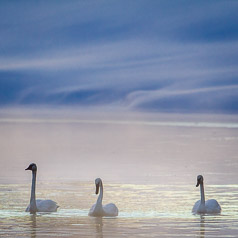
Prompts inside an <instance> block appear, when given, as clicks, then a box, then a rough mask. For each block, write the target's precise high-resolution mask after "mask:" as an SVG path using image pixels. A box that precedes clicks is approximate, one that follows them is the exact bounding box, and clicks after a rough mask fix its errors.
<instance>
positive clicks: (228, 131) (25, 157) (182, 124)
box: [0, 110, 238, 237]
mask: <svg viewBox="0 0 238 238" xmlns="http://www.w3.org/2000/svg"><path fill="white" fill-rule="evenodd" d="M237 144H238V118H237V117H236V116H222V115H220V116H219V115H176V114H146V115H145V114H139V113H112V112H111V113H110V112H107V113H102V112H95V113H89V112H85V111H79V112H75V111H64V112H62V111H57V110H56V111H41V112H37V111H36V110H27V111H24V110H23V111H7V110H5V111H4V110H2V111H1V112H0V147H1V148H0V151H1V167H0V182H1V185H0V201H1V202H0V222H1V223H0V226H1V228H2V231H1V232H0V235H3V236H4V237H7V235H8V236H9V237H11V236H14V235H15V234H18V236H22V237H40V236H45V237H47V236H48V237H49V236H54V235H55V236H56V235H62V236H63V237H70V236H72V237H78V235H82V236H83V237H112V234H113V237H122V236H127V237H129V236H130V237H133V236H134V237H138V236H139V235H141V236H144V237H149V236H151V237H173V236H183V235H184V236H185V235H186V236H191V237H194V236H197V237H214V236H220V237H226V235H227V237H236V236H237V235H238V230H237V222H238V215H237V211H238V205H237V199H238V187H237V186H238V185H237V184H238V177H237V171H238V153H237V152H238V147H237ZM31 162H35V163H36V164H37V166H38V171H37V189H36V196H37V198H49V199H52V200H54V201H56V202H57V203H58V204H59V205H60V209H59V211H58V212H57V213H52V214H44V215H43V214H38V215H37V216H36V217H33V216H31V215H29V214H27V213H25V212H24V210H25V208H26V206H27V205H28V203H29V198H30V185H31V173H30V172H28V171H25V170H24V169H25V168H26V167H27V166H28V165H29V164H30V163H31ZM198 174H202V175H203V176H204V179H205V192H206V198H207V199H210V198H214V199H216V200H217V201H219V203H220V205H221V207H222V214H221V215H217V216H202V217H200V216H194V215H192V214H191V209H192V206H193V205H194V203H195V202H196V201H197V200H199V199H200V193H199V189H198V188H196V187H195V184H196V177H197V175H198ZM97 177H100V178H102V180H103V182H104V189H105V194H104V203H105V204H106V203H109V202H113V203H115V204H116V205H117V207H118V208H119V217H117V218H113V219H108V218H102V219H94V218H90V217H88V216H87V213H88V210H89V208H90V207H91V206H92V205H93V204H94V203H95V201H96V196H95V195H94V192H95V191H94V190H95V187H94V179H95V178H97ZM13 224H18V226H17V227H16V226H14V225H13ZM235 224H236V225H235ZM52 226H53V227H54V229H53V230H52V229H51V227H52Z"/></svg>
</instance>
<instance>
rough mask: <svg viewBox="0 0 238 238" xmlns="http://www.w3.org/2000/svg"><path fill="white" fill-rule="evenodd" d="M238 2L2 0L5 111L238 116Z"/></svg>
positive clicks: (0, 60)
mask: <svg viewBox="0 0 238 238" xmlns="http://www.w3.org/2000/svg"><path fill="white" fill-rule="evenodd" d="M237 10H238V1H229V0H224V1H220V0H217V1H209V0H206V1H205V0H204V1H175V0H174V1H173V0H171V1H168V0H164V1H159V0H155V1H140V0H137V1H132V0H131V1H130V0H129V1H128V0H127V1H116V0H115V1H114V0H112V1H97V0H95V1H1V2H0V107H8V106H11V107H12V106H14V107H16V106H32V105H34V106H35V105H41V106H42V105H44V106H80V107H86V108H97V107H106V108H107V107H108V108H114V109H116V108H118V109H119V108H124V109H128V110H132V111H158V112H186V113H187V112H209V113H214V112H219V113H238V67H237V65H238V24H237V22H238V14H237Z"/></svg>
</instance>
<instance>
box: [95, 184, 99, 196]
mask: <svg viewBox="0 0 238 238" xmlns="http://www.w3.org/2000/svg"><path fill="white" fill-rule="evenodd" d="M98 191H99V184H96V192H95V193H96V194H98Z"/></svg>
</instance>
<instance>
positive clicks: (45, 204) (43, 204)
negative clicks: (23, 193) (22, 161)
mask: <svg viewBox="0 0 238 238" xmlns="http://www.w3.org/2000/svg"><path fill="white" fill-rule="evenodd" d="M26 170H31V171H32V186H31V199H30V204H29V205H28V207H27V208H26V212H30V213H36V212H56V211H57V208H58V207H59V206H58V205H57V204H56V202H54V201H52V200H42V199H37V200H36V195H35V190H36V171H37V166H36V164H34V163H32V164H30V165H29V166H28V168H26Z"/></svg>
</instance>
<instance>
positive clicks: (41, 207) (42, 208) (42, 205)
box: [26, 199, 59, 212]
mask: <svg viewBox="0 0 238 238" xmlns="http://www.w3.org/2000/svg"><path fill="white" fill-rule="evenodd" d="M36 207H37V211H38V212H56V211H57V208H58V207H59V206H58V205H57V204H56V202H54V201H52V200H48V199H47V200H42V199H36ZM26 212H30V204H29V205H28V207H27V208H26Z"/></svg>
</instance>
